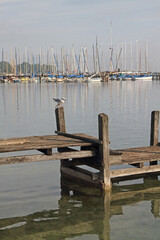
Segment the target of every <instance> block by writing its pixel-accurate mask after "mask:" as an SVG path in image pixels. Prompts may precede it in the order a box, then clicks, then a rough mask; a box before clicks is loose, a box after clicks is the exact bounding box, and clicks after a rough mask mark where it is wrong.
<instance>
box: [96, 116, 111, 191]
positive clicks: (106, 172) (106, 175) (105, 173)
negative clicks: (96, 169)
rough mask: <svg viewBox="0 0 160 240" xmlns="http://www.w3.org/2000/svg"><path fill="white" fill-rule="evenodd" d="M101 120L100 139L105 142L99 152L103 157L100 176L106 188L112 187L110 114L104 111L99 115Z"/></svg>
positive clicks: (99, 120) (101, 157)
mask: <svg viewBox="0 0 160 240" xmlns="http://www.w3.org/2000/svg"><path fill="white" fill-rule="evenodd" d="M98 122H99V140H102V141H103V143H102V144H101V145H100V147H99V154H100V159H101V168H100V177H101V179H102V181H103V188H104V189H105V190H109V189H111V180H110V164H109V126H108V122H109V120H108V116H107V115H105V114H104V113H101V114H99V115H98Z"/></svg>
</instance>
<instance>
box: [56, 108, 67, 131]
mask: <svg viewBox="0 0 160 240" xmlns="http://www.w3.org/2000/svg"><path fill="white" fill-rule="evenodd" d="M55 114H56V122H57V131H60V132H66V125H65V117H64V108H63V107H58V108H56V110H55Z"/></svg>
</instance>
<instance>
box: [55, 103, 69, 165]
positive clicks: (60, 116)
mask: <svg viewBox="0 0 160 240" xmlns="http://www.w3.org/2000/svg"><path fill="white" fill-rule="evenodd" d="M55 114H56V123H57V131H60V132H66V124H65V116H64V108H63V107H58V108H56V110H55ZM57 150H58V151H59V152H64V151H65V149H63V148H58V149H57ZM66 160H67V159H66ZM66 160H61V167H63V166H64V164H65V161H66Z"/></svg>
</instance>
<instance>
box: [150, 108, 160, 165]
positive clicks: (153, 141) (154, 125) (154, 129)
mask: <svg viewBox="0 0 160 240" xmlns="http://www.w3.org/2000/svg"><path fill="white" fill-rule="evenodd" d="M158 136H159V111H153V112H152V113H151V133H150V146H156V145H157V144H158ZM155 164H157V161H154V162H151V163H150V165H155Z"/></svg>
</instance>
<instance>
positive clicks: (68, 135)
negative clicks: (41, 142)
mask: <svg viewBox="0 0 160 240" xmlns="http://www.w3.org/2000/svg"><path fill="white" fill-rule="evenodd" d="M55 133H57V134H58V135H61V136H65V137H70V138H73V139H79V140H82V141H85V142H90V143H93V144H102V141H100V140H98V139H96V138H89V137H84V136H79V135H76V134H70V133H64V132H59V131H55Z"/></svg>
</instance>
